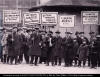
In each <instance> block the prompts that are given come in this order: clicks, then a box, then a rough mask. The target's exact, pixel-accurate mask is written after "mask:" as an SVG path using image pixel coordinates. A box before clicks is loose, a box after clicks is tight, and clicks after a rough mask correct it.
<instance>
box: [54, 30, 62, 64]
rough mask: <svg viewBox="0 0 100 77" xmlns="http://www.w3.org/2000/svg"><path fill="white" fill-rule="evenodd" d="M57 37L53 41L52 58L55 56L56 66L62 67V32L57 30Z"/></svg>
mask: <svg viewBox="0 0 100 77" xmlns="http://www.w3.org/2000/svg"><path fill="white" fill-rule="evenodd" d="M55 33H56V36H55V37H54V39H53V40H54V41H53V47H52V56H53V61H52V62H53V63H52V64H54V65H57V64H58V65H59V66H60V65H61V61H62V54H63V53H62V50H61V43H62V38H61V36H60V31H59V30H57V31H56V32H55Z"/></svg>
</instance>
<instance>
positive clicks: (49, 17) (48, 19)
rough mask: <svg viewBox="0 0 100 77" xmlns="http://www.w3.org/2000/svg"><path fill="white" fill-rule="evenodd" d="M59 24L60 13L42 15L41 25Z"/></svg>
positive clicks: (43, 13) (44, 13)
mask: <svg viewBox="0 0 100 77" xmlns="http://www.w3.org/2000/svg"><path fill="white" fill-rule="evenodd" d="M57 23H58V12H42V13H41V24H48V25H57Z"/></svg>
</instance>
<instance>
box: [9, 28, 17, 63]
mask: <svg viewBox="0 0 100 77" xmlns="http://www.w3.org/2000/svg"><path fill="white" fill-rule="evenodd" d="M16 40H17V27H13V29H12V31H11V33H10V34H9V35H8V38H7V46H8V56H9V58H10V64H13V60H15V64H17V62H18V61H17V60H18V50H16V49H17V41H16Z"/></svg>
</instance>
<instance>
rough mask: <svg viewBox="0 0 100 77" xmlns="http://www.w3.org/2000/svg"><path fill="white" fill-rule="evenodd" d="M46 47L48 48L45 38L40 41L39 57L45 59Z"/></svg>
mask: <svg viewBox="0 0 100 77" xmlns="http://www.w3.org/2000/svg"><path fill="white" fill-rule="evenodd" d="M48 47H49V42H48V39H47V37H45V38H42V41H41V57H47V51H48Z"/></svg>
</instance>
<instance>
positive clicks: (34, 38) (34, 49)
mask: <svg viewBox="0 0 100 77" xmlns="http://www.w3.org/2000/svg"><path fill="white" fill-rule="evenodd" d="M29 54H30V56H31V64H33V61H34V60H35V61H34V65H35V66H37V62H38V59H39V58H40V56H41V35H40V34H39V28H38V27H37V28H35V33H34V34H32V35H31V37H30V40H29Z"/></svg>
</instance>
